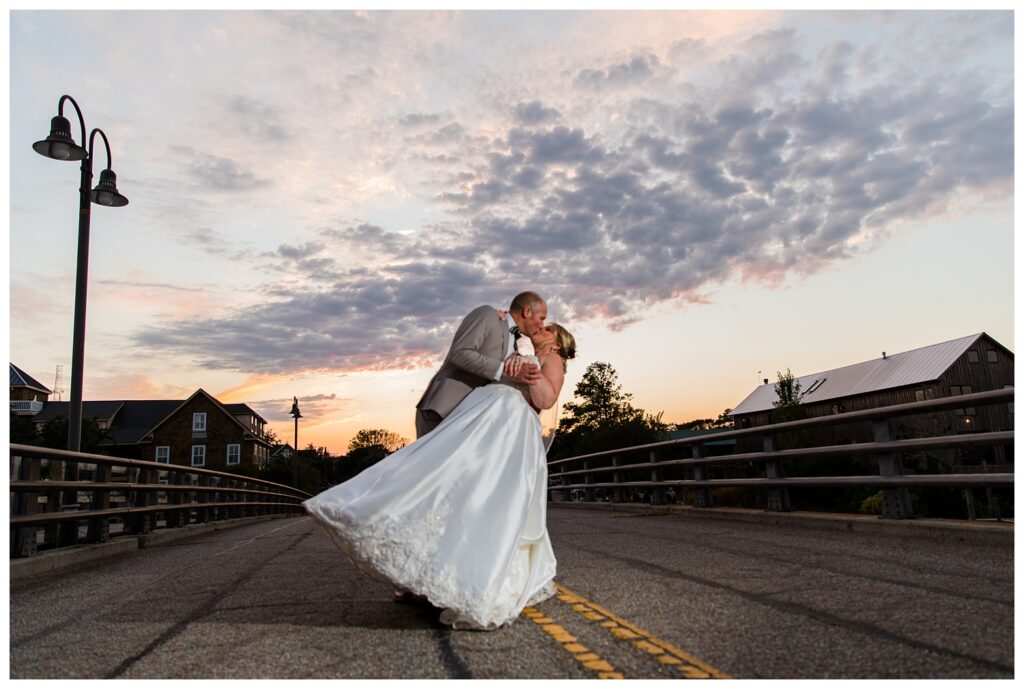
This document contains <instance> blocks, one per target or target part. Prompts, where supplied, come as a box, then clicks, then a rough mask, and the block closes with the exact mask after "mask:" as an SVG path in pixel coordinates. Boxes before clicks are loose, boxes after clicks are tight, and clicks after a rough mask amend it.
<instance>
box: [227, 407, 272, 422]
mask: <svg viewBox="0 0 1024 689" xmlns="http://www.w3.org/2000/svg"><path fill="white" fill-rule="evenodd" d="M221 406H222V407H224V408H225V409H227V410H228V411H229V412H231V413H232V414H233V415H234V416H243V415H245V414H251V415H252V416H255V417H256V418H257V419H259V420H260V421H262V422H263V423H266V422H267V420H266V419H264V418H263V417H262V416H260V415H259V414H257V413H256V411H255V410H254V409H253V408H252V407H250V406H249V405H248V404H246V403H244V402H233V403H232V404H222V405H221Z"/></svg>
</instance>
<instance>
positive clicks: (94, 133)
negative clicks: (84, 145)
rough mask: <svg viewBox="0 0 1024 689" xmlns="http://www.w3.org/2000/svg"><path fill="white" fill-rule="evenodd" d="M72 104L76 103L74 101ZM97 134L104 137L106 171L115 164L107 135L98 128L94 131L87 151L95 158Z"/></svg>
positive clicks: (90, 135) (90, 136)
mask: <svg viewBox="0 0 1024 689" xmlns="http://www.w3.org/2000/svg"><path fill="white" fill-rule="evenodd" d="M72 102H74V101H72ZM97 134H99V135H100V136H101V137H103V147H104V148H106V149H107V167H106V169H107V170H109V169H110V168H111V167H112V166H113V162H112V159H111V157H110V142H109V141H107V135H106V134H104V133H103V130H102V129H100V128H98V127H97V128H96V129H93V130H92V132H91V133H90V134H89V148H88V149H87V150H88V151H89V157H90V158H93V144H94V143H95V141H96V135H97ZM83 141H84V139H83Z"/></svg>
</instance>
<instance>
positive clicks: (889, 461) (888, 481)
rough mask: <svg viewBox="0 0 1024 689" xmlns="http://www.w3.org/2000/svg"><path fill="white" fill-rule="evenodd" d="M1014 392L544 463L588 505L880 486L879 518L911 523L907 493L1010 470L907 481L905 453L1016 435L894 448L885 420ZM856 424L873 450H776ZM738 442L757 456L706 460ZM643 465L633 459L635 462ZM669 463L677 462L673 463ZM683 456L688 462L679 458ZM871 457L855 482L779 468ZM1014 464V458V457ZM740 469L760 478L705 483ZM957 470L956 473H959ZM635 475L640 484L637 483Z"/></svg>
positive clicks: (784, 497)
mask: <svg viewBox="0 0 1024 689" xmlns="http://www.w3.org/2000/svg"><path fill="white" fill-rule="evenodd" d="M1012 402H1013V389H1012V388H1008V389H1003V390H991V391H987V392H978V393H973V394H970V395H958V396H955V397H944V398H941V399H937V400H926V401H923V402H911V403H908V404H899V405H894V406H889V407H878V408H874V409H864V410H859V411H853V412H844V413H842V414H835V415H829V416H821V417H814V418H810V419H802V420H799V421H789V422H786V423H777V424H770V425H766V426H756V427H753V428H744V429H738V430H733V431H725V432H721V433H710V434H707V435H703V436H695V437H690V438H683V439H679V440H669V441H665V442H659V443H651V444H647V445H638V446H635V447H627V448H620V449H617V450H608V451H605V452H595V453H592V454H588V455H580V456H577V457H569V458H567V459H559V460H554V461H550V462H548V476H549V479H551V483H552V484H553V485H551V486H550V487H549V488H548V490H549V491H554V492H569V494H572V491H582V492H583V494H584V495H586V499H587V500H592V499H593V496H594V491H596V490H597V489H605V490H609V491H611V492H612V493H614V494H615V501H616V502H620V501H622V493H623V490H624V489H629V488H634V489H651V491H652V493H653V502H655V503H661V502H662V501H663V496H664V492H665V491H666V490H667V489H668V488H675V489H680V488H684V489H692V490H694V492H695V497H694V506H695V507H710V506H711V501H712V497H711V490H712V489H714V488H725V487H735V488H765V489H767V490H768V509H769V510H771V511H788V510H789V509H791V505H790V499H789V492H788V488H790V487H798V486H850V485H856V486H878V487H880V488H882V489H884V495H885V497H884V501H883V506H882V516H883V517H887V518H908V517H912V516H913V510H912V508H911V503H910V494H909V491H908V488H909V487H912V486H913V487H924V486H964V487H973V486H986V487H996V486H1012V485H1013V465H1012V464H1003V465H999V467H998V468H999V469H1001V471H993V469H995V468H996V467H992V468H990V469H988V470H980V469H974V468H971V469H968V468H967V467H963V468H962V469H960V470H959V471H958V472H957V473H933V474H922V473H915V474H904V472H903V468H902V465H901V457H902V456H903V455H904V453H910V452H921V451H929V450H930V451H936V450H957V449H965V448H973V447H985V446H990V447H991V446H1005V445H1009V444H1012V443H1013V431H994V432H985V433H963V434H956V435H936V436H930V437H924V438H912V439H907V440H892V439H891V437H890V431H889V420H890V419H892V418H896V417H901V416H910V415H917V414H929V413H932V412H938V411H944V410H949V409H962V408H964V407H972V406H983V405H987V404H999V403H1012ZM857 422H870V423H871V427H872V434H873V439H874V441H873V442H865V443H852V444H843V445H826V446H819V447H808V448H800V449H792V450H776V449H775V447H776V440H775V439H776V437H777V436H778V435H779V434H781V433H787V432H791V431H801V430H809V429H818V428H823V427H836V426H840V425H845V424H852V423H857ZM740 438H747V439H750V438H759V439H760V441H761V446H762V447H763V448H764V449H763V451H761V452H743V453H740V454H731V455H722V456H714V457H708V456H705V454H706V453H705V446H706V445H708V444H712V443H714V444H720V443H721V442H722V441H728V440H735V439H740ZM638 455H639V456H640V457H643V459H638V457H637V456H638ZM670 455H675V456H674V457H673V456H670ZM680 455H689V456H688V457H687V456H680ZM857 456H869V457H874V458H875V460H876V461H877V467H878V474H876V475H859V476H799V477H789V478H787V477H785V476H784V474H783V462H785V461H786V460H793V459H819V458H828V457H836V458H838V457H844V458H845V457H857ZM1011 456H1012V455H1011ZM740 463H760V464H762V465H763V471H764V476H763V477H759V478H718V479H712V478H709V477H708V475H707V469H708V468H709V467H711V466H719V467H727V466H729V465H737V464H740ZM669 467H678V468H681V469H682V470H683V471H684V475H687V474H688V475H691V476H692V478H683V479H664V478H663V473H664V471H665V469H667V468H669ZM958 468H959V467H958ZM638 475H639V477H640V478H638Z"/></svg>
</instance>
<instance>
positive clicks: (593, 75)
mask: <svg viewBox="0 0 1024 689" xmlns="http://www.w3.org/2000/svg"><path fill="white" fill-rule="evenodd" d="M659 67H660V63H659V61H658V57H657V56H656V55H638V56H637V57H634V58H633V59H632V60H630V61H629V62H623V63H619V64H616V65H612V66H610V67H607V68H605V69H589V68H588V69H583V70H580V72H579V74H577V75H576V79H575V80H574V81H573V84H574V85H575V86H577V87H579V88H584V89H597V90H600V89H604V88H621V87H624V86H631V85H635V84H641V83H643V82H645V81H647V80H648V79H650V78H651V77H653V76H654V75H655V71H656V70H657V69H658V68H659Z"/></svg>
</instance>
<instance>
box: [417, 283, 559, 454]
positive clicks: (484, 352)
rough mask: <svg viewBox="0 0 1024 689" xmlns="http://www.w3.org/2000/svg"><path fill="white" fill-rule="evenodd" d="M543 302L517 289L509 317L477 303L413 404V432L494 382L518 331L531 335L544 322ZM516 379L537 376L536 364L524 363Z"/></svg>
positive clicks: (430, 427) (422, 430) (503, 371)
mask: <svg viewBox="0 0 1024 689" xmlns="http://www.w3.org/2000/svg"><path fill="white" fill-rule="evenodd" d="M547 317H548V305H547V304H546V303H545V302H544V299H542V298H541V296H540V295H539V294H537V293H536V292H522V293H520V294H517V295H516V297H515V298H514V299H513V300H512V305H511V306H509V309H508V318H505V319H503V318H502V317H501V316H499V315H498V312H497V311H495V310H494V308H493V307H491V306H479V307H477V308H475V309H473V311H471V312H470V314H469V315H468V316H466V317H465V318H464V319H463V321H462V324H461V325H459V328H458V330H456V331H455V337H454V338H453V339H452V346H451V348H449V350H448V354H447V356H445V358H444V363H442V364H441V368H440V369H439V370H438V372H437V373H436V374H434V377H433V378H432V379H431V380H430V384H429V385H427V390H426V392H424V393H423V397H421V398H420V401H419V402H418V403H417V404H416V437H417V438H419V437H422V436H424V435H426V434H427V433H429V432H430V431H432V430H434V428H435V427H436V426H437V425H438V424H439V423H441V421H442V420H443V419H444V417H446V416H448V413H449V412H450V411H451V410H452V409H454V408H455V407H457V406H458V404H459V402H461V401H462V400H463V398H465V397H466V395H468V394H469V393H470V392H472V391H473V389H474V388H478V387H480V386H481V385H487V384H488V383H491V382H497V381H500V380H501V379H502V376H503V375H504V374H506V373H507V372H506V369H505V360H506V359H507V358H508V357H509V356H510V355H511V354H512V353H513V351H514V350H513V348H514V345H515V338H516V337H517V336H522V335H526V336H531V335H534V334H536V333H537V332H539V331H540V330H541V329H542V328H543V327H544V319H545V318H547ZM507 377H508V378H510V379H511V380H513V381H515V382H517V383H527V384H529V383H532V382H534V381H536V380H538V379H539V378H540V377H541V372H540V368H539V367H538V366H537V365H536V364H529V365H527V366H524V367H523V368H522V370H521V371H520V372H519V374H518V375H516V376H507Z"/></svg>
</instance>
